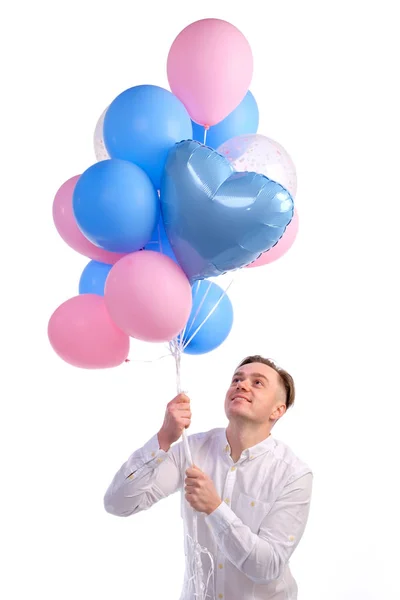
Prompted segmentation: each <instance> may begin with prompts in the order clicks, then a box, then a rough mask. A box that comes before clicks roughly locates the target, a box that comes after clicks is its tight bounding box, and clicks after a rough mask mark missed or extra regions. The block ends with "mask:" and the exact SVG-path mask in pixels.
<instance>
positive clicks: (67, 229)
mask: <svg viewBox="0 0 400 600" xmlns="http://www.w3.org/2000/svg"><path fill="white" fill-rule="evenodd" d="M79 177H80V175H75V176H74V177H71V178H70V179H68V180H67V181H66V182H65V183H63V184H62V186H61V187H60V188H59V190H58V191H57V193H56V195H55V198H54V202H53V220H54V224H55V226H56V229H57V231H58V233H59V234H60V236H61V237H62V239H63V240H64V242H66V243H67V244H68V246H71V248H73V249H74V250H76V252H79V253H80V254H83V255H84V256H87V257H88V258H91V259H92V260H97V261H98V262H102V263H106V264H108V265H113V264H115V263H116V262H117V261H118V260H119V259H120V258H122V257H123V256H125V255H124V254H118V253H117V252H109V251H108V250H103V249H102V248H98V247H97V246H95V245H94V244H92V242H89V240H88V239H87V238H86V237H85V236H84V235H83V233H82V232H81V230H80V229H79V228H78V225H77V223H76V220H75V215H74V211H73V209H72V196H73V193H74V189H75V185H76V182H77V181H78V179H79Z"/></svg>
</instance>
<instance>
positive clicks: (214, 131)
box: [192, 91, 259, 149]
mask: <svg viewBox="0 0 400 600" xmlns="http://www.w3.org/2000/svg"><path fill="white" fill-rule="evenodd" d="M258 121H259V113H258V106H257V102H256V100H255V98H254V96H253V94H252V93H251V92H250V91H248V92H247V94H246V95H245V97H244V98H243V100H242V101H241V103H240V104H239V106H237V107H236V108H235V110H234V111H232V112H231V113H230V114H229V115H228V116H227V117H226V118H225V119H223V121H221V122H220V123H217V125H214V126H213V127H210V129H209V130H208V131H207V132H206V135H204V133H205V129H204V127H202V126H201V125H198V124H197V123H195V122H194V121H193V122H192V125H193V139H194V140H197V141H198V142H201V143H202V144H204V143H205V144H206V146H209V147H210V148H214V149H216V148H218V147H219V146H220V145H221V144H223V143H224V142H226V141H227V140H230V139H231V138H233V137H235V136H238V135H242V134H251V133H256V131H257V129H258ZM204 138H205V141H204Z"/></svg>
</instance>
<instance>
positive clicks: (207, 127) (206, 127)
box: [203, 125, 210, 146]
mask: <svg viewBox="0 0 400 600" xmlns="http://www.w3.org/2000/svg"><path fill="white" fill-rule="evenodd" d="M209 129H210V126H209V125H204V140H203V144H204V146H205V145H206V141H207V132H208V130H209Z"/></svg>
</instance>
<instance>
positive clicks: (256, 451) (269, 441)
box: [220, 429, 275, 462]
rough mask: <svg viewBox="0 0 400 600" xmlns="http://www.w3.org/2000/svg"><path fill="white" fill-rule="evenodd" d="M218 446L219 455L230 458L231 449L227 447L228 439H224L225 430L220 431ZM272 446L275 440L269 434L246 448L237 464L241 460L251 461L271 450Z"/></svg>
mask: <svg viewBox="0 0 400 600" xmlns="http://www.w3.org/2000/svg"><path fill="white" fill-rule="evenodd" d="M220 445H221V453H222V454H223V455H224V456H227V457H229V458H231V447H230V445H229V442H228V438H227V437H226V429H222V436H221V444H220ZM274 446H275V440H274V438H273V437H272V435H271V434H270V435H269V436H268V437H267V438H266V439H265V440H262V441H261V442H259V443H258V444H256V445H255V446H252V447H251V448H246V450H243V452H242V454H241V456H240V458H239V461H238V462H242V461H243V460H246V459H247V460H253V459H254V458H256V457H257V456H261V455H262V454H265V453H266V452H268V451H269V450H271V449H272V448H273V447H274Z"/></svg>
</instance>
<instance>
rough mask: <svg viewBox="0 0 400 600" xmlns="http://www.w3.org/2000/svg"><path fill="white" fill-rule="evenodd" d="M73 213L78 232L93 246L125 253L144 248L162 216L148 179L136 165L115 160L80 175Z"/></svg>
mask: <svg viewBox="0 0 400 600" xmlns="http://www.w3.org/2000/svg"><path fill="white" fill-rule="evenodd" d="M73 210H74V215H75V219H76V222H77V224H78V227H79V229H80V230H81V231H82V233H83V234H84V235H85V236H86V237H87V238H88V239H89V240H90V241H91V242H92V243H93V244H95V245H96V246H99V247H100V248H103V249H104V250H109V251H113V252H122V253H129V252H134V251H135V250H139V249H140V248H143V246H144V245H145V244H147V242H148V241H149V240H150V239H151V235H152V233H153V230H154V228H155V226H156V223H157V222H158V219H159V217H160V203H159V198H158V194H157V191H156V189H155V188H154V186H153V185H152V183H151V181H150V179H149V177H148V176H147V175H146V173H145V172H144V171H143V170H142V169H141V168H140V167H138V166H137V165H134V164H133V163H130V162H128V161H126V160H118V159H116V158H113V159H110V160H104V161H101V162H98V163H96V164H94V165H92V166H91V167H89V168H88V169H87V170H86V171H85V172H84V173H83V174H82V175H81V177H80V178H79V180H78V182H77V184H76V186H75V189H74V194H73Z"/></svg>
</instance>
